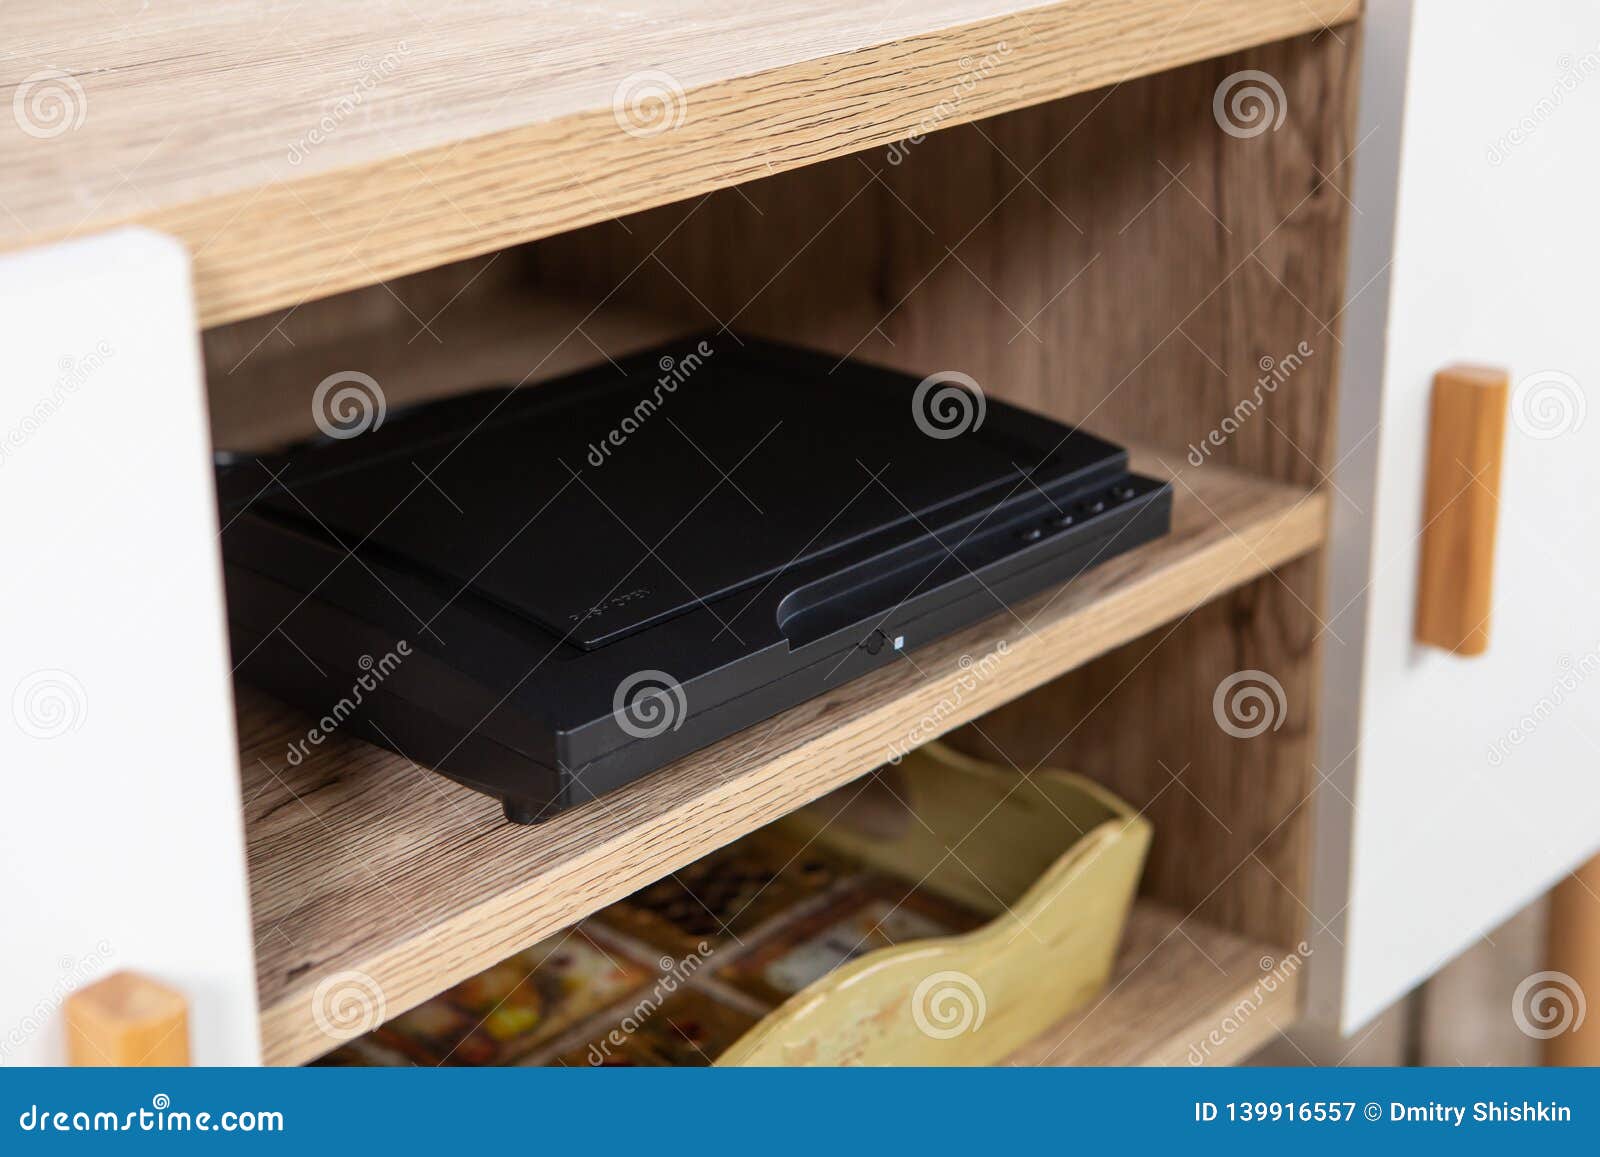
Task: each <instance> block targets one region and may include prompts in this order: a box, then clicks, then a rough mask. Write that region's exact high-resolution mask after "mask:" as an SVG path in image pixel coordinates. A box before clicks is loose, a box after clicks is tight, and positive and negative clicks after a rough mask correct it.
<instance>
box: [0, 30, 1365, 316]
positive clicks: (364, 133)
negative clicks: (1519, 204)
mask: <svg viewBox="0 0 1600 1157" xmlns="http://www.w3.org/2000/svg"><path fill="white" fill-rule="evenodd" d="M1359 8H1360V5H1359V2H1358V0H1062V2H1057V3H1040V2H1039V0H923V2H922V3H919V4H914V5H895V6H892V8H891V10H888V11H885V10H884V9H885V6H881V5H863V4H859V3H856V2H855V0H786V2H785V3H782V4H766V5H761V4H749V3H746V2H743V0H661V2H658V3H654V4H651V5H648V6H640V5H630V4H623V3H621V2H620V0H582V2H578V0H548V2H545V3H541V4H539V5H538V6H537V7H536V8H535V9H533V10H530V9H529V8H528V7H525V6H522V5H512V4H506V3H503V2H499V0H471V2H466V3H462V2H453V3H446V2H445V0H389V2H380V3H366V4H329V5H321V6H317V5H309V6H305V7H301V8H296V9H294V10H293V11H292V12H290V11H288V10H284V9H282V7H281V6H280V5H277V4H274V3H271V2H270V0H227V2H224V0H213V2H211V3H205V4H197V5H190V6H187V7H185V8H184V9H183V10H182V11H178V12H172V13H152V12H149V11H146V10H145V6H144V5H140V4H134V3H132V2H131V0H111V2H110V3H106V2H104V0H94V2H93V3H91V2H90V0H66V2H62V3H56V4H50V5H20V6H14V10H9V11H8V12H7V16H6V21H7V28H6V32H7V36H6V39H7V49H8V51H7V53H6V56H5V59H4V60H0V91H3V92H6V93H10V94H12V95H15V96H16V97H17V98H18V101H19V102H20V103H19V106H18V107H19V108H22V109H24V110H25V111H24V113H22V114H20V115H21V119H20V120H19V122H18V125H17V126H13V125H11V124H7V125H6V130H7V131H5V132H0V205H4V206H5V208H6V210H7V212H5V213H3V214H0V248H11V247H17V246H22V245H27V244H33V243H37V242H41V241H47V240H53V239H58V238H63V237H68V236H74V235H79V234H83V233H89V232H94V231H97V230H100V229H104V228H107V227H109V226H112V225H116V224H120V223H127V222H141V223H144V224H147V225H150V226H152V227H155V228H158V229H162V230H164V231H166V232H169V233H172V234H174V235H176V236H178V237H179V238H181V239H182V240H183V241H184V242H185V243H186V244H187V245H188V247H189V249H190V251H191V253H192V254H193V255H194V261H195V290H196V295H197V301H198V306H199V312H200V318H201V322H202V324H203V325H208V326H209V325H216V324H220V323H222V322H226V321H229V320H233V319H237V318H241V317H249V316H254V315H257V314H261V313H265V312H267V311H269V310H272V309H275V308H280V307H285V306H291V305H295V304H298V303H300V302H303V301H306V300H309V299H311V298H316V297H323V296H327V295H329V294H332V293H336V292H339V291H342V290H346V289H350V288H353V287H357V286H362V285H373V284H376V283H378V282H379V281H381V280H387V279H389V278H393V277H396V276H398V275H401V274H404V273H408V272H412V271H416V270H420V269H425V268H430V267H432V266H436V265H440V264H442V263H445V262H448V261H452V260H456V259H460V258H463V257H468V256H472V255H475V254H479V253H485V252H488V251H490V250H493V249H499V248H503V247H505V246H508V245H512V244H516V243H519V242H523V241H528V240H531V239H533V238H536V237H541V236H546V235H549V234H552V233H557V232H561V231H563V230H569V229H573V228H576V227H578V226H581V225H585V224H590V223H592V222H595V221H600V220H605V219H607V218H611V217H615V216H619V215H622V214H626V213H631V212H635V211H637V210H640V209H644V208H648V207H650V206H653V205H659V204H664V203H666V202H669V201H675V200H681V199H683V198H687V197H693V196H696V195H699V194H701V193H704V192H706V191H708V190H711V189H715V188H721V187H724V186H727V185H732V184H736V183H738V182H741V181H748V180H750V179H752V178H756V177H762V176H767V175H769V174H772V173H777V172H781V171H783V170H785V169H791V168H795V167H797V166H801V165H807V164H812V163H814V162H817V161H820V160H823V159H826V158H829V157H834V156H840V155H842V154H845V153H849V152H853V151H856V150H860V149H865V148H868V147H871V146H874V145H887V144H889V143H892V142H894V141H896V140H900V139H903V138H906V137H908V136H912V135H914V134H918V133H924V132H928V131H931V130H932V129H934V128H944V127H949V126H951V125H955V124H960V123H963V122H966V121H970V120H974V119H976V118H980V117H988V116H993V115H995V114H997V113H1001V112H1005V111H1007V110H1010V109H1015V108H1019V107H1022V106H1024V105H1029V104H1035V103H1038V102H1041V101H1045V100H1052V99H1055V98H1058V97H1062V96H1066V95H1069V94H1071V93H1076V92H1083V91H1086V90H1089V89H1094V88H1099V87H1102V86H1106V85H1112V84H1116V83H1119V82H1123V81H1126V80H1129V79H1132V78H1134V77H1137V76H1142V75H1145V74H1148V73H1153V72H1159V71H1162V70H1165V69H1170V68H1174V67H1177V66H1179V65H1182V64H1186V63H1189V62H1192V61H1195V60H1200V59H1204V58H1207V57H1213V56H1219V55H1222V54H1224V53H1228V52H1232V51H1236V50H1240V49H1244V48H1248V47H1251V46H1254V45H1257V44H1263V43H1266V42H1269V41H1273V40H1281V39H1284V38H1287V37H1290V36H1294V35H1297V34H1300V33H1305V32H1312V31H1315V30H1318V29H1320V28H1323V27H1326V26H1327V25H1329V24H1333V23H1337V22H1341V21H1347V20H1351V19H1354V18H1355V16H1356V15H1357V14H1358V12H1359ZM652 90H653V91H654V92H655V93H657V94H658V95H663V96H665V98H666V104H665V105H664V106H657V108H656V111H657V112H664V113H665V120H663V121H660V122H651V121H643V120H634V121H630V120H629V118H628V115H627V112H626V109H627V104H626V99H625V98H626V96H627V95H628V94H630V93H631V94H635V95H646V94H648V93H649V92H650V91H652ZM619 97H622V98H624V104H623V111H621V112H618V111H614V104H615V102H616V101H617V99H618V98H619ZM658 125H666V126H670V127H667V128H666V131H651V130H652V129H654V128H655V127H657V126H658ZM630 128H631V129H632V130H633V131H632V132H629V131H626V130H627V129H630ZM18 129H21V130H22V131H17V130H18Z"/></svg>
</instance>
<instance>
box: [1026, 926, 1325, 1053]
mask: <svg viewBox="0 0 1600 1157" xmlns="http://www.w3.org/2000/svg"><path fill="white" fill-rule="evenodd" d="M1302 967H1304V961H1303V960H1301V959H1300V958H1299V957H1296V956H1292V955H1286V954H1284V953H1282V952H1280V951H1279V950H1278V949H1276V948H1273V947H1272V946H1271V945H1269V944H1265V943H1261V942H1257V941H1251V940H1247V939H1245V938H1244V937H1242V936H1235V935H1233V934H1232V933H1229V932H1224V931H1222V930H1221V929H1219V928H1213V927H1211V926H1210V925H1207V924H1203V923H1201V922H1200V921H1198V920H1194V919H1184V918H1183V916H1182V914H1181V913H1179V912H1177V911H1174V910H1172V909H1170V908H1164V907H1162V906H1160V905H1158V904H1149V903H1141V904H1138V905H1135V907H1134V909H1133V914H1132V916H1131V917H1129V920H1128V930H1127V932H1126V934H1125V935H1124V937H1123V941H1122V951H1121V952H1120V954H1119V955H1118V958H1117V967H1116V969H1115V971H1114V972H1113V973H1112V977H1111V983H1110V985H1109V986H1108V987H1107V989H1106V992H1105V993H1104V995H1102V996H1101V997H1100V998H1099V999H1098V1000H1097V1001H1095V1002H1094V1003H1092V1004H1091V1005H1090V1007H1089V1008H1087V1009H1086V1010H1084V1011H1083V1012H1081V1013H1078V1014H1076V1015H1074V1016H1071V1017H1068V1018H1067V1019H1066V1020H1064V1021H1062V1022H1061V1023H1060V1024H1059V1025H1056V1026H1055V1027H1053V1028H1051V1029H1049V1030H1047V1031H1046V1032H1043V1033H1041V1034H1040V1035H1039V1038H1038V1039H1037V1040H1035V1041H1033V1042H1031V1043H1029V1044H1028V1045H1026V1046H1024V1047H1023V1048H1020V1049H1018V1050H1017V1051H1016V1052H1015V1053H1014V1054H1012V1056H1011V1057H1010V1059H1009V1061H1008V1062H1007V1063H1009V1064H1013V1065H1233V1064H1238V1063H1239V1062H1241V1061H1243V1060H1245V1059H1246V1058H1248V1057H1249V1056H1250V1054H1251V1053H1253V1052H1255V1050H1256V1049H1258V1048H1260V1047H1261V1046H1262V1045H1264V1044H1266V1043H1267V1042H1268V1041H1269V1040H1271V1039H1272V1038H1273V1037H1275V1036H1276V1035H1277V1034H1278V1033H1279V1031H1280V1030H1282V1029H1287V1028H1289V1027H1290V1026H1291V1025H1293V1024H1294V1021H1295V1018H1296V1016H1297V1015H1298V1008H1299V993H1300V970H1301V968H1302Z"/></svg>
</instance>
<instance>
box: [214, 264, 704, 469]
mask: <svg viewBox="0 0 1600 1157" xmlns="http://www.w3.org/2000/svg"><path fill="white" fill-rule="evenodd" d="M407 280H408V281H416V280H420V281H421V282H423V283H424V284H427V283H430V282H432V281H433V280H434V279H433V278H432V277H430V276H429V275H422V276H421V277H420V278H417V279H407ZM396 288H398V289H399V290H400V291H401V293H402V294H403V295H404V297H405V298H406V299H409V300H410V301H411V302H413V303H416V298H417V294H416V293H415V292H414V290H415V289H416V287H415V286H409V285H401V286H398V287H396ZM377 292H378V293H379V294H381V295H382V296H383V298H384V301H386V302H387V301H391V299H390V298H389V297H388V295H387V294H386V293H384V291H382V290H379V291H377ZM352 296H355V297H363V296H367V295H366V294H360V295H346V296H344V297H340V298H334V299H330V300H329V301H327V302H320V303H318V305H317V306H316V307H308V308H306V309H304V310H301V311H299V312H297V313H296V314H295V316H294V317H293V318H292V319H291V318H278V317H274V318H271V319H259V320H251V321H248V322H241V323H238V324H236V325H233V326H225V327H222V328H221V329H219V330H212V331H208V333H207V334H206V341H205V348H206V355H207V356H206V382H207V386H208V389H209V391H210V395H211V441H212V444H213V445H214V446H216V447H217V448H219V449H224V450H231V451H235V452H240V451H262V450H267V449H270V448H272V447H274V446H278V445H280V444H282V443H284V442H288V441H293V440H296V439H300V438H305V437H310V436H312V435H314V434H316V432H317V427H316V421H315V418H314V416H313V415H314V410H313V406H312V396H313V394H314V393H315V391H316V388H317V384H318V383H319V382H321V381H322V380H323V379H324V378H325V377H327V376H328V375H329V374H334V373H338V372H340V371H346V370H359V371H360V372H362V373H364V374H367V375H369V376H370V377H372V379H373V380H374V381H376V382H377V383H378V387H379V389H381V390H382V391H383V396H384V400H385V403H386V405H387V407H388V409H389V411H390V412H394V411H395V410H397V409H398V408H400V407H403V406H407V405H410V404H412V403H416V402H424V401H432V400H437V399H439V398H444V397H448V396H450V395H453V394H459V393H464V392H469V391H471V390H475V389H482V388H484V387H488V386H497V385H523V386H531V385H536V384H538V383H540V382H544V381H549V380H551V379H554V378H558V377H562V376H564V375H567V374H572V373H577V372H578V371H580V370H585V369H590V368H592V367H594V366H597V365H601V364H604V363H605V362H606V361H607V360H615V359H620V358H623V357H626V356H627V355H628V354H631V353H637V352H638V351H640V350H644V349H648V348H650V347H652V346H655V345H659V344H662V343H665V342H669V341H671V340H673V339H674V338H680V337H688V336H689V335H690V334H691V333H693V332H695V331H696V329H697V328H698V327H696V326H694V325H693V324H692V323H684V322H681V321H676V320H673V319H671V318H670V317H663V316H661V315H659V314H654V313H650V312H647V311H644V310H639V309H634V308H630V307H628V306H626V305H620V304H619V305H611V306H607V307H605V308H603V309H592V308H590V307H587V306H585V305H583V304H581V303H580V302H578V301H576V300H573V299H571V298H564V297H561V296H559V295H554V294H539V293H537V292H530V291H529V290H528V289H527V287H526V286H517V285H497V286H494V287H489V288H483V287H480V286H478V285H474V286H473V288H472V289H471V290H470V291H468V295H464V296H463V297H462V298H456V299H453V300H452V302H451V304H450V305H449V307H448V308H444V309H438V311H437V313H435V312H434V311H433V310H430V309H428V307H426V306H420V305H419V307H418V308H419V309H420V312H418V311H417V310H413V309H412V308H411V307H410V306H409V305H408V306H406V307H405V308H401V309H399V310H396V311H391V310H388V309H384V308H381V307H382V304H383V303H381V302H376V301H360V300H350V298H351V297H352ZM435 308H436V309H437V307H435ZM366 310H371V311H372V313H373V315H374V316H373V322H372V324H366V325H360V324H354V323H353V318H354V317H355V316H357V315H359V314H360V313H362V312H364V311H366ZM325 315H333V316H334V317H335V318H338V319H341V320H342V321H343V324H339V323H338V322H337V321H335V322H334V324H331V325H330V324H325V320H324V319H325ZM291 335H292V336H291Z"/></svg>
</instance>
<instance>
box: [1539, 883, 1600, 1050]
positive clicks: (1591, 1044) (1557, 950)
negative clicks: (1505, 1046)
mask: <svg viewBox="0 0 1600 1157" xmlns="http://www.w3.org/2000/svg"><path fill="white" fill-rule="evenodd" d="M1546 936H1547V941H1546V949H1545V967H1546V968H1548V969H1550V971H1552V972H1557V973H1564V974H1565V975H1566V976H1567V977H1570V978H1571V980H1572V983H1571V985H1570V986H1567V987H1569V991H1570V993H1571V995H1572V996H1573V997H1574V998H1575V1002H1576V1003H1575V1005H1574V1016H1573V1020H1574V1021H1575V1022H1576V1017H1577V1016H1578V1015H1582V1017H1583V1019H1582V1021H1581V1022H1576V1023H1575V1024H1574V1027H1572V1028H1570V1029H1568V1030H1567V1031H1564V1032H1561V1033H1558V1034H1556V1035H1555V1036H1552V1037H1549V1038H1548V1039H1546V1040H1545V1042H1544V1063H1545V1064H1547V1065H1586V1066H1588V1065H1600V1020H1597V1019H1596V1018H1597V1017H1600V1011H1597V1010H1595V1009H1592V1008H1587V1007H1586V1006H1587V1005H1588V1004H1589V1002H1591V1001H1595V1000H1600V856H1596V857H1595V858H1594V859H1592V860H1590V861H1589V862H1588V863H1587V864H1585V865H1583V867H1581V868H1579V869H1578V870H1577V871H1575V872H1574V873H1573V874H1572V875H1571V876H1568V877H1567V878H1566V879H1565V880H1563V881H1561V883H1559V884H1557V885H1556V887H1555V889H1554V890H1553V891H1552V892H1551V893H1550V925H1549V931H1548V932H1547V933H1546Z"/></svg>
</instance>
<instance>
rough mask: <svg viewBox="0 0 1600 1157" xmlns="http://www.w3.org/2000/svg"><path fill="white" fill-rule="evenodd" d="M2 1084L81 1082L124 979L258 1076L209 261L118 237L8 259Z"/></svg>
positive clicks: (4, 321)
mask: <svg viewBox="0 0 1600 1157" xmlns="http://www.w3.org/2000/svg"><path fill="white" fill-rule="evenodd" d="M0 526H3V527H4V528H5V529H4V535H5V537H4V544H3V546H0V552H3V558H4V562H3V564H0V943H3V945H4V951H3V952H0V1065H4V1064H60V1063H62V1062H63V1061H64V1059H65V1044H66V1038H65V1033H64V1029H63V1024H62V1019H63V1014H62V1003H63V1001H64V1000H65V999H66V998H67V996H68V995H70V994H71V992H72V991H73V990H74V989H77V988H79V987H81V986H82V985H84V984H85V983H88V982H89V981H92V980H94V979H96V978H97V977H99V976H101V975H103V974H105V973H108V972H112V971H115V970H118V969H123V968H127V969H133V970H135V971H139V972H143V973H145V974H147V975H149V976H151V977H153V978H155V979H156V980H159V981H162V982H164V983H166V984H168V985H170V986H171V987H173V988H175V989H177V990H178V991H179V992H181V993H182V994H183V995H184V996H185V997H186V998H187V1000H188V1006H189V1027H190V1041H191V1054H190V1055H191V1060H192V1061H193V1062H194V1063H195V1064H254V1063H259V1060H260V1055H261V1050H260V1042H259V1036H258V1030H257V1019H258V1018H257V1009H256V990H255V966H254V959H253V946H252V942H251V931H250V910H249V895H248V891H247V888H246V881H245V860H244V839H243V830H242V829H243V822H242V819H241V813H240V804H239V767H238V748H237V746H236V745H235V741H234V728H233V702H232V690H231V684H230V682H229V665H228V647H227V635H226V632H225V625H224V616H223V603H222V564H221V557H220V552H219V548H218V545H217V515H216V499H215V497H214V493H213V483H212V473H211V455H210V434H209V430H208V427H207V421H206V404H205V392H204V389H203V386H202V382H201V371H200V353H199V335H198V331H197V329H196V326H195V316H194V307H193V303H192V301H191V298H190V289H189V259H188V256H187V254H185V253H184V251H183V249H182V247H181V246H179V245H178V243H177V242H175V241H173V240H172V239H170V238H167V237H163V236H160V235H158V234H155V233H151V232H149V231H147V230H141V229H127V230H119V231H116V232H112V233H107V234H103V235H101V236H98V237H91V238H88V239H86V240H82V241H73V242H68V243H64V244H60V245H52V246H46V247H44V248H40V249H34V250H29V251H26V252H22V253H15V254H7V255H3V256H0Z"/></svg>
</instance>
